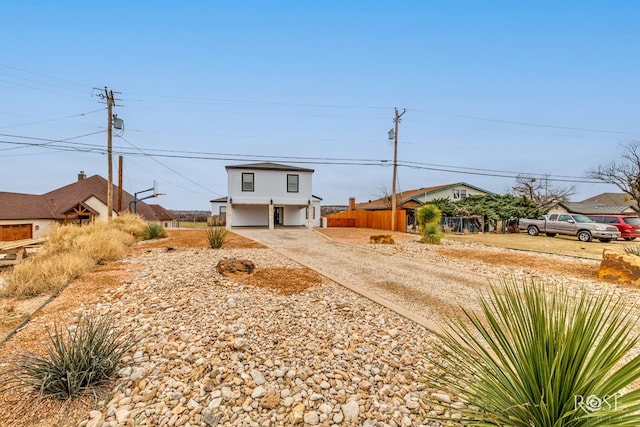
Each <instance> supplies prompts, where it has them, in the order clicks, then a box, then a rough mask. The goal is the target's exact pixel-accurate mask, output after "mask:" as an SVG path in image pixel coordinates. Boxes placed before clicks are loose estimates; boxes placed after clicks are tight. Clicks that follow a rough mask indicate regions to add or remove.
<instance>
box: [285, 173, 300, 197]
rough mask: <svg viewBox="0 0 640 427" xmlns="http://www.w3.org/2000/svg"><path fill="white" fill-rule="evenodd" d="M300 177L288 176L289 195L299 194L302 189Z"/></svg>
mask: <svg viewBox="0 0 640 427" xmlns="http://www.w3.org/2000/svg"><path fill="white" fill-rule="evenodd" d="M299 184H300V176H299V175H295V174H287V193H297V192H298V190H299V187H300V185H299Z"/></svg>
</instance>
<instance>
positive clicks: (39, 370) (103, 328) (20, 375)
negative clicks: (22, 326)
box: [0, 313, 140, 400]
mask: <svg viewBox="0 0 640 427" xmlns="http://www.w3.org/2000/svg"><path fill="white" fill-rule="evenodd" d="M139 340H140V336H139V335H138V334H136V333H132V332H130V331H127V330H125V329H123V328H120V327H117V326H116V325H115V321H114V319H113V318H112V317H110V316H96V315H94V314H93V313H88V314H83V315H82V317H81V319H80V322H79V324H78V326H77V327H75V328H72V329H68V330H66V329H63V328H62V327H61V326H59V325H56V326H55V328H54V331H53V332H49V341H48V342H45V344H44V350H45V353H46V354H44V355H42V354H39V353H35V352H28V353H25V354H23V355H21V356H19V357H17V358H16V359H14V360H12V361H10V363H9V364H8V367H7V368H6V369H4V370H2V371H0V379H2V382H3V385H2V386H0V392H3V391H8V390H14V391H19V392H21V393H22V394H24V395H25V396H28V395H29V394H30V393H32V392H34V391H35V392H36V393H37V394H38V395H39V396H40V397H51V398H55V399H62V400H66V399H74V398H76V397H78V396H80V395H82V394H83V393H84V392H86V391H90V390H92V389H93V388H95V387H98V386H100V385H101V384H102V383H104V382H105V381H106V380H108V379H109V378H110V377H111V376H112V375H113V374H114V373H115V371H116V368H117V366H118V364H119V363H120V361H121V360H122V358H123V356H124V355H125V354H126V353H127V352H128V351H129V350H130V349H131V348H132V347H133V346H134V345H135V344H136V343H137V342H138V341H139Z"/></svg>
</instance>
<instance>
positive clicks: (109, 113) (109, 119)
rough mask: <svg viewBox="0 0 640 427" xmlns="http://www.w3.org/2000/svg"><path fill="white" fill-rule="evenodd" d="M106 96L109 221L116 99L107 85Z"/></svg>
mask: <svg viewBox="0 0 640 427" xmlns="http://www.w3.org/2000/svg"><path fill="white" fill-rule="evenodd" d="M104 97H105V99H106V101H107V162H108V165H107V176H108V177H107V181H108V183H107V221H111V217H112V216H113V161H112V157H113V150H112V148H111V147H112V146H111V138H112V134H113V132H112V125H113V106H114V105H115V103H116V102H115V100H114V98H113V91H112V90H108V89H107V87H106V86H105V88H104Z"/></svg>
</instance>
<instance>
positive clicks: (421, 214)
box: [416, 204, 443, 245]
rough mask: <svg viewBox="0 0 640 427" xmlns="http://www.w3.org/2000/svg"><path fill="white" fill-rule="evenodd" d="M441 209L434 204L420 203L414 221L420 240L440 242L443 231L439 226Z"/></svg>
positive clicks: (432, 242) (431, 242)
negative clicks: (416, 224) (416, 223)
mask: <svg viewBox="0 0 640 427" xmlns="http://www.w3.org/2000/svg"><path fill="white" fill-rule="evenodd" d="M441 217H442V211H440V208H438V207H437V206H436V205H432V204H426V205H422V206H420V207H419V208H418V210H417V211H416V221H417V222H418V229H419V231H420V234H421V235H422V242H425V243H430V244H436V245H437V244H440V241H441V240H442V236H443V232H442V228H441V227H440V218H441Z"/></svg>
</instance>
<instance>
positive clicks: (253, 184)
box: [211, 163, 322, 229]
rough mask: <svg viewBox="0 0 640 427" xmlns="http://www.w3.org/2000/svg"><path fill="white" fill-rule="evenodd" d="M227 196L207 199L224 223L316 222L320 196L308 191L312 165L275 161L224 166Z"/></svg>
mask: <svg viewBox="0 0 640 427" xmlns="http://www.w3.org/2000/svg"><path fill="white" fill-rule="evenodd" d="M225 169H226V170H227V191H228V193H227V194H228V196H227V197H222V198H219V199H215V200H211V214H212V215H214V216H215V215H226V227H227V229H230V228H231V227H252V226H258V227H269V228H270V229H271V228H274V227H275V226H305V227H309V228H312V227H319V226H320V202H321V201H322V199H321V198H320V197H317V196H314V195H313V194H312V177H313V169H306V168H300V167H295V166H288V165H282V164H278V163H251V164H243V165H229V166H225Z"/></svg>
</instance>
